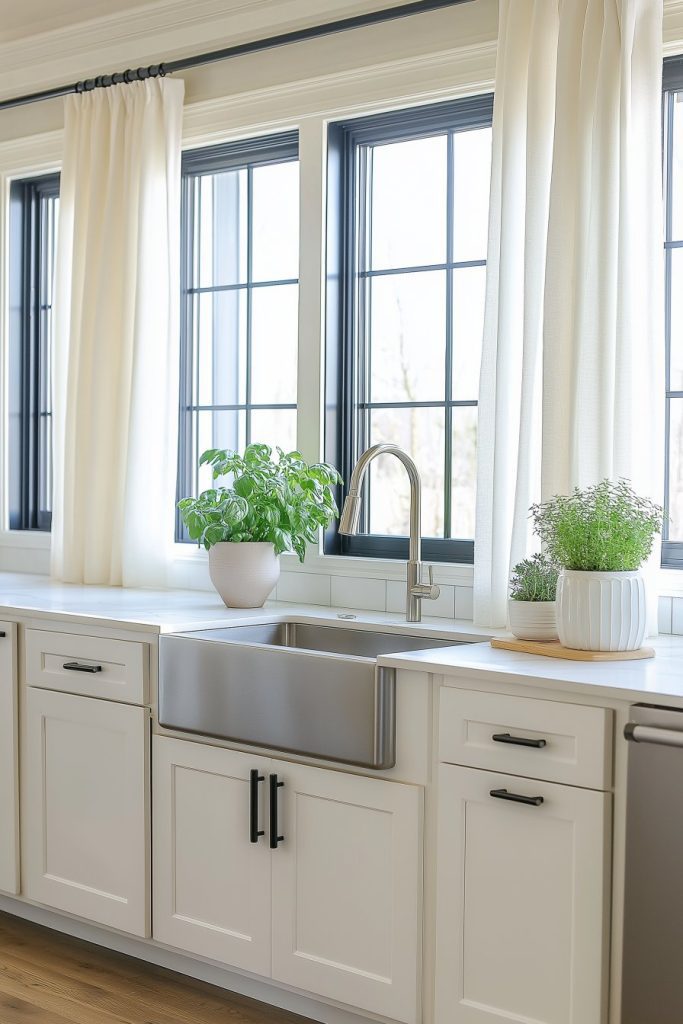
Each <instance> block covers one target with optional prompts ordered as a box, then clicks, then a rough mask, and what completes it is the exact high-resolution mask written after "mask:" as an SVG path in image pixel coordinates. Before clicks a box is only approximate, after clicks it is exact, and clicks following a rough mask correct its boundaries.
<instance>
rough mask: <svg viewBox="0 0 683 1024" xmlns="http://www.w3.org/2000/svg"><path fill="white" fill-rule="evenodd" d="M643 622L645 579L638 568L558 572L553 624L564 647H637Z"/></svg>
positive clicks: (645, 623)
mask: <svg viewBox="0 0 683 1024" xmlns="http://www.w3.org/2000/svg"><path fill="white" fill-rule="evenodd" d="M646 625H647V614H646V610H645V583H644V581H643V577H642V576H641V575H640V573H639V572H579V571H577V570H574V569H565V570H564V571H563V572H561V573H560V578H559V580H558V584H557V626H558V632H559V634H560V642H561V643H562V645H563V646H564V647H571V648H573V649H574V650H578V651H637V650H638V649H639V648H640V647H642V645H643V639H644V637H645V628H646Z"/></svg>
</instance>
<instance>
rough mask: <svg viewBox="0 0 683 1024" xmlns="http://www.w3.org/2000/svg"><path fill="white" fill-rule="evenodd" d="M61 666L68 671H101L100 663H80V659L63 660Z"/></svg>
mask: <svg viewBox="0 0 683 1024" xmlns="http://www.w3.org/2000/svg"><path fill="white" fill-rule="evenodd" d="M62 668H65V669H68V671H69V672H101V671H102V666H101V665H82V664H81V663H80V661H65V662H64V664H63V665H62Z"/></svg>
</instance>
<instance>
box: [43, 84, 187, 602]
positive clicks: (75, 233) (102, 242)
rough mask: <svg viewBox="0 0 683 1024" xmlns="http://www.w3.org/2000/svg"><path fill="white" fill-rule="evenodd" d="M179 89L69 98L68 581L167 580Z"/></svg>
mask: <svg viewBox="0 0 683 1024" xmlns="http://www.w3.org/2000/svg"><path fill="white" fill-rule="evenodd" d="M183 93H184V84H183V82H182V81H180V80H169V79H155V80H147V81H144V82H136V83H132V84H127V85H119V86H114V87H112V88H109V89H97V90H95V91H93V92H89V93H86V94H84V95H81V96H74V97H69V98H68V99H67V100H66V106H65V129H64V161H63V167H62V175H61V186H60V220H59V242H58V246H59V248H58V262H57V272H56V284H55V301H54V310H55V355H54V360H55V365H54V369H53V380H54V385H53V388H54V412H53V418H54V428H53V429H54V438H53V449H54V499H53V517H52V575H53V576H54V577H56V578H58V579H61V580H64V581H67V582H70V583H98V584H109V585H125V586H163V585H164V584H165V583H166V581H167V580H166V566H167V564H168V554H169V551H170V545H171V543H172V541H173V523H174V498H175V464H176V434H177V387H178V385H177V375H178V361H179V356H178V296H179V259H180V257H179V220H180V153H181V121H182V107H183Z"/></svg>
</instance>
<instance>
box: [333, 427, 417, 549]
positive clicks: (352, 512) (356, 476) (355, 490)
mask: <svg viewBox="0 0 683 1024" xmlns="http://www.w3.org/2000/svg"><path fill="white" fill-rule="evenodd" d="M378 455H395V456H396V458H397V459H399V461H400V462H402V463H403V465H404V466H405V468H406V470H407V473H408V479H409V480H410V551H409V554H408V557H409V559H410V561H411V562H419V561H420V553H421V547H422V541H421V537H422V532H421V525H422V512H421V500H420V491H421V487H420V474H419V472H418V468H417V466H416V465H415V463H414V462H413V460H412V459H411V457H410V455H408V453H407V452H404V451H403V449H402V448H399V447H398V445H395V444H375V445H373V446H372V448H368V449H367V451H364V452H363V454H362V455H361V456H360V458H359V459H358V462H357V463H356V465H355V466H354V467H353V472H352V474H351V480H350V481H349V493H348V496H347V498H346V501H345V502H344V508H343V509H342V514H341V517H340V519H339V532H340V533H343V534H347V535H349V536H354V535H355V534H356V533H358V525H359V522H360V513H361V500H360V493H361V490H362V487H363V481H364V480H365V475H366V473H367V471H368V468H369V466H370V463H371V462H373V461H374V460H375V459H376V458H377V456H378Z"/></svg>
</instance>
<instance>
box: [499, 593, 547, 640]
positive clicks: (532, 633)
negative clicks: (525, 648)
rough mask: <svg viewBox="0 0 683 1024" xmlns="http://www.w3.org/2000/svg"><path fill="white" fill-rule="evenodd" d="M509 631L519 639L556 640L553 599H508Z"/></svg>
mask: <svg viewBox="0 0 683 1024" xmlns="http://www.w3.org/2000/svg"><path fill="white" fill-rule="evenodd" d="M508 619H509V623H510V632H511V633H513V634H514V635H515V636H516V637H517V638H518V639H519V640H557V616H556V613H555V602H554V601H513V600H512V598H511V599H510V600H509V601H508Z"/></svg>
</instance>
